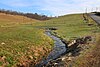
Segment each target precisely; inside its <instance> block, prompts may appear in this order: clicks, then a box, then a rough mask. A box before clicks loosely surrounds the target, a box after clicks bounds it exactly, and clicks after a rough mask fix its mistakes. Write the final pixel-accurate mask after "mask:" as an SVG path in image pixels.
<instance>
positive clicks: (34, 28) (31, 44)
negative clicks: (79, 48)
mask: <svg viewBox="0 0 100 67" xmlns="http://www.w3.org/2000/svg"><path fill="white" fill-rule="evenodd" d="M87 17H88V16H87ZM83 19H84V18H83V15H82V14H73V15H65V16H61V17H58V18H53V19H50V20H47V21H38V20H34V19H30V18H27V17H23V16H18V15H9V14H4V13H0V25H1V26H0V66H2V67H5V66H6V67H12V66H13V67H19V66H22V67H25V66H26V67H28V66H30V65H32V66H34V65H35V64H37V63H38V62H39V61H40V60H41V59H43V58H44V57H46V56H47V55H48V54H49V53H50V51H51V50H52V48H53V46H54V41H53V40H52V39H51V38H50V37H48V36H47V35H46V34H45V28H57V30H56V31H53V33H56V35H57V36H59V37H61V38H63V39H65V40H66V41H70V40H72V39H74V38H79V37H84V36H94V35H95V34H96V33H97V32H99V29H98V27H97V25H96V23H95V22H94V21H93V20H92V19H91V18H90V17H88V19H89V22H88V23H86V22H84V20H83ZM89 24H92V25H91V26H89Z"/></svg>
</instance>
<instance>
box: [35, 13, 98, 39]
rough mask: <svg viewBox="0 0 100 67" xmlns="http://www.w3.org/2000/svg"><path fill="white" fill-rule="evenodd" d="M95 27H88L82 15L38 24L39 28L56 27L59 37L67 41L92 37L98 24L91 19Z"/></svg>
mask: <svg viewBox="0 0 100 67" xmlns="http://www.w3.org/2000/svg"><path fill="white" fill-rule="evenodd" d="M89 20H90V22H89V23H92V24H94V25H93V26H88V24H87V23H85V22H84V21H83V17H82V14H74V15H66V16H62V17H59V18H56V19H52V20H49V21H45V22H44V23H38V24H36V26H37V27H56V28H58V30H57V31H56V32H57V33H58V35H60V36H61V37H63V38H65V39H71V38H73V37H82V36H87V35H91V34H92V33H93V31H95V30H97V27H96V23H95V22H94V21H93V20H91V19H90V18H89Z"/></svg>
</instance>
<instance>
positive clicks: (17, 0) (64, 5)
mask: <svg viewBox="0 0 100 67" xmlns="http://www.w3.org/2000/svg"><path fill="white" fill-rule="evenodd" d="M96 7H98V10H100V0H0V8H1V9H7V10H14V11H20V12H31V13H39V14H45V15H48V16H59V15H65V14H72V13H82V12H85V9H86V8H88V11H91V10H92V9H93V10H95V8H96Z"/></svg>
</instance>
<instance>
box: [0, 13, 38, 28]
mask: <svg viewBox="0 0 100 67" xmlns="http://www.w3.org/2000/svg"><path fill="white" fill-rule="evenodd" d="M33 22H39V21H38V20H35V19H30V18H27V17H24V16H19V15H10V14H5V13H0V25H6V26H8V25H14V24H15V25H16V24H28V23H33Z"/></svg>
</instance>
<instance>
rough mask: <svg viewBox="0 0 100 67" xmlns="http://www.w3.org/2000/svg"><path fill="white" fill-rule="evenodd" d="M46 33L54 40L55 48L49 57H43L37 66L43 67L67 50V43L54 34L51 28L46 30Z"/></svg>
mask: <svg viewBox="0 0 100 67" xmlns="http://www.w3.org/2000/svg"><path fill="white" fill-rule="evenodd" d="M45 34H46V35H48V36H49V37H50V38H52V39H53V40H54V48H53V50H52V51H51V52H50V54H49V55H48V56H47V58H45V59H43V60H42V61H41V62H40V63H39V64H38V65H37V66H36V67H42V66H44V65H46V64H48V62H50V61H52V60H55V59H57V58H59V57H60V56H61V55H62V54H64V53H65V52H66V50H67V49H66V45H65V44H64V43H63V42H62V41H61V40H60V38H58V37H56V36H54V35H52V34H51V31H50V30H48V31H46V32H45Z"/></svg>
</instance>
